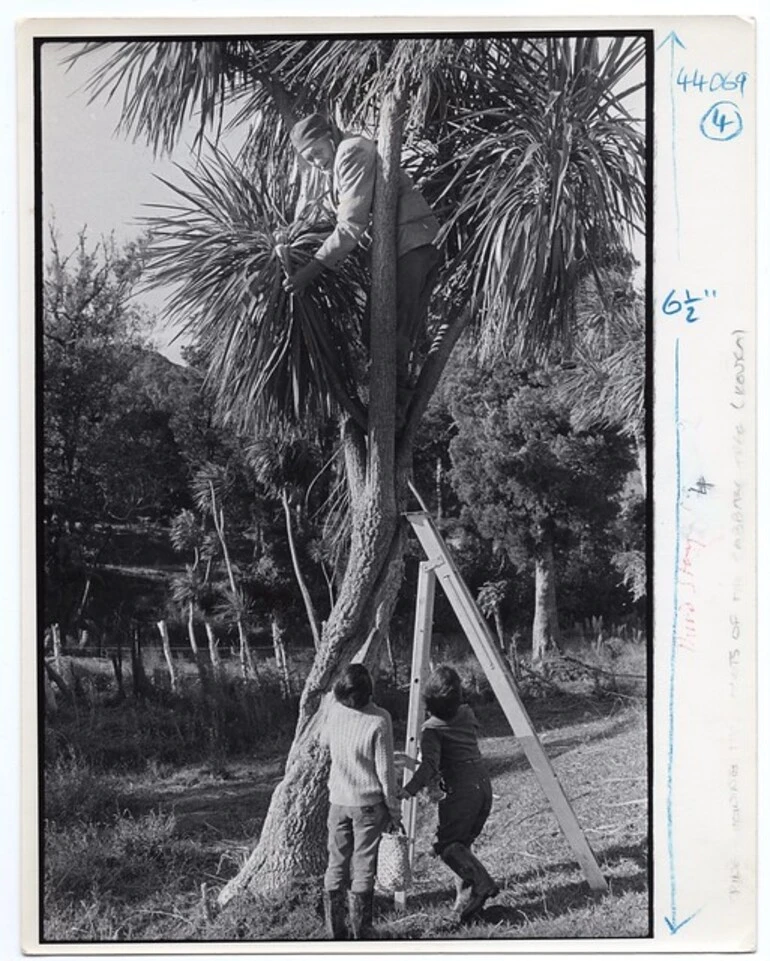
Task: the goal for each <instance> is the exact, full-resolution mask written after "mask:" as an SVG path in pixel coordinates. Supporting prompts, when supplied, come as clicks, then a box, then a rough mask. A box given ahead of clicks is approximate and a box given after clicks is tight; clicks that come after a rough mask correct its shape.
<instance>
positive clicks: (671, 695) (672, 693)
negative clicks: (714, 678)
mask: <svg viewBox="0 0 770 961" xmlns="http://www.w3.org/2000/svg"><path fill="white" fill-rule="evenodd" d="M679 413H680V396H679V338H678V337H677V339H676V346H675V350H674V464H675V474H676V477H675V483H676V500H675V507H674V612H673V618H672V626H671V660H670V664H669V685H668V757H667V764H666V839H667V842H668V884H669V897H670V903H671V917H670V918H665V919H664V920H665V922H666V925H667V926H668V930H669V932H670V933H671V934H676V933H677V931H679V930H681V929H682V928H683V927H684V926H685V924H687V923H688V922H689V921H692V919H693V918H694V917H695V915H696V914H697V913H698V911H694V912H693V913H692V914H690V915H689V916H688V917H686V918H685V919H684V920H683V921H677V918H676V915H677V912H676V859H675V856H674V743H675V730H674V722H675V720H676V711H675V709H674V708H675V704H676V651H677V643H678V637H677V635H678V632H679V561H680V555H681V542H682V429H681V425H680V422H679Z"/></svg>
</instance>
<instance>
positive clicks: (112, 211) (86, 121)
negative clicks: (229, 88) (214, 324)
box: [41, 42, 236, 361]
mask: <svg viewBox="0 0 770 961" xmlns="http://www.w3.org/2000/svg"><path fill="white" fill-rule="evenodd" d="M73 49H74V48H73V46H72V45H69V44H62V43H54V42H52V43H46V44H44V45H43V48H42V57H41V74H42V76H41V80H42V83H41V89H42V139H43V150H42V158H43V163H42V167H43V210H44V217H45V219H46V221H47V222H50V221H53V222H54V223H55V227H56V230H57V233H58V235H59V238H60V246H61V249H62V250H64V251H66V250H69V249H71V248H72V247H73V246H74V244H75V242H76V238H77V236H78V234H79V232H80V231H81V230H83V229H84V228H86V231H87V237H88V239H89V241H90V243H91V244H93V243H95V242H96V241H97V240H98V239H99V238H101V237H102V236H108V235H109V234H111V233H114V235H115V238H116V240H117V241H118V242H120V243H123V242H126V241H129V240H132V239H134V238H135V237H137V236H138V234H139V233H141V231H142V223H141V218H142V217H143V216H145V215H146V214H147V213H149V212H150V210H149V207H148V205H149V204H154V203H168V202H169V200H172V199H173V194H172V193H171V191H170V190H169V188H168V187H167V186H165V185H164V184H163V183H161V182H160V180H159V179H158V178H159V177H162V178H165V179H166V180H170V181H172V182H177V183H179V182H181V180H182V175H181V173H180V171H179V170H178V169H177V167H176V166H175V164H177V163H181V164H183V165H187V163H188V162H189V161H190V160H191V159H192V148H191V144H192V142H193V137H194V135H195V132H196V129H197V127H196V124H195V120H194V118H193V119H191V121H190V124H189V132H188V133H186V134H183V136H182V138H181V139H180V142H179V145H178V146H177V148H176V149H175V151H174V152H173V154H172V155H171V156H158V157H156V156H154V155H153V151H152V149H151V148H150V147H149V146H147V145H146V144H145V143H144V141H142V140H138V141H134V140H132V139H131V138H130V137H128V136H126V134H124V133H118V132H117V127H118V123H119V120H120V112H121V95H120V94H118V95H116V96H115V97H114V99H113V100H112V101H109V102H108V101H107V100H106V98H105V97H103V96H101V97H99V99H98V100H96V101H95V102H93V103H91V102H89V101H90V97H89V94H88V91H87V90H86V84H87V81H88V79H89V77H90V76H91V73H92V71H93V70H94V68H95V66H96V65H97V64H98V63H99V62H100V61H103V60H104V59H106V56H107V54H106V52H105V53H101V52H98V53H95V54H92V55H89V56H88V57H85V58H82V59H80V60H78V61H76V62H75V63H72V64H68V63H66V58H67V57H68V56H69V55H70V54H71V52H72V50H73ZM231 139H236V138H231ZM165 296H166V295H165V292H163V291H161V290H159V291H157V292H148V293H147V294H142V295H140V296H139V298H138V299H139V300H141V302H142V303H143V304H144V305H145V306H146V307H147V308H148V310H150V311H151V312H152V313H154V314H156V315H157V317H158V319H159V324H158V326H157V327H156V329H155V331H154V334H153V340H154V341H155V342H156V344H157V346H158V348H159V349H160V350H161V352H162V353H164V354H165V355H166V356H167V357H169V358H170V359H171V360H174V361H179V360H180V359H181V357H180V349H181V346H182V344H183V341H179V340H178V341H175V342H172V341H173V339H174V335H175V334H176V330H175V329H174V328H173V327H172V326H170V325H168V324H166V323H165V322H164V319H163V314H164V310H163V304H164V299H165Z"/></svg>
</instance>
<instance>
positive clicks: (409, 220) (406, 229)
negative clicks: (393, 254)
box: [315, 137, 439, 267]
mask: <svg viewBox="0 0 770 961" xmlns="http://www.w3.org/2000/svg"><path fill="white" fill-rule="evenodd" d="M376 162H377V146H376V144H375V143H374V141H372V140H369V139H367V138H366V137H345V138H344V139H343V140H341V141H340V144H339V146H338V147H337V152H336V154H335V157H334V168H333V174H332V197H333V199H334V201H335V203H336V205H337V225H336V227H335V228H334V231H333V232H332V233H331V234H330V235H329V236H328V237H327V238H326V240H325V241H324V242H323V244H322V245H321V246H320V247H319V248H318V250H317V251H316V254H315V256H316V259H317V260H320V261H321V263H322V264H323V265H324V267H336V266H337V265H338V264H339V263H340V262H341V261H343V260H344V259H345V257H347V256H348V254H349V253H351V251H352V250H353V249H354V248H355V246H356V244H358V243H360V241H361V240H362V238H363V236H364V234H365V233H366V230H367V228H368V227H369V223H370V221H371V217H372V203H373V200H374V178H375V171H376V169H377V167H376ZM397 224H398V228H397V245H398V256H399V257H402V256H403V255H404V254H405V253H408V252H409V251H410V250H414V249H415V247H422V246H424V245H425V244H430V243H432V242H433V240H435V238H436V234H437V233H438V229H439V224H438V221H437V220H436V218H435V216H434V215H433V211H432V210H431V209H430V207H429V206H428V204H427V202H426V201H425V198H424V197H423V195H422V194H421V193H420V191H419V190H418V189H417V188H416V187H415V186H414V184H413V182H412V178H411V177H410V176H409V175H408V174H407V173H406V172H405V171H403V170H402V171H400V174H399V181H398V220H397Z"/></svg>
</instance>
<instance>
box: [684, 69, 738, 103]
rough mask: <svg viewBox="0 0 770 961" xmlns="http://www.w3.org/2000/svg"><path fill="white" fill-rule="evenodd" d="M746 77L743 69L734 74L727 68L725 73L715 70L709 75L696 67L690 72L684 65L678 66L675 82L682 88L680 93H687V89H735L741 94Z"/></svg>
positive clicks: (714, 90) (704, 90)
mask: <svg viewBox="0 0 770 961" xmlns="http://www.w3.org/2000/svg"><path fill="white" fill-rule="evenodd" d="M748 79H749V75H748V74H747V73H746V72H745V71H741V72H740V73H736V74H735V76H733V72H732V70H728V71H727V73H719V72H718V71H716V72H715V73H712V74H711V75H710V76H709V75H708V74H703V73H701V72H700V70H698V69H697V68H696V69H695V70H693V72H692V74H690V73H689V72H688V71H687V69H686V68H685V67H680V68H679V73H678V74H677V76H676V84H677V86H678V87H681V88H682V93H687V92H688V90H697V91H698V93H716V92H717V91H720V90H724V91H729V92H730V93H732V92H733V91H735V90H737V91H739V92H740V95H741V96H743V95H744V92H745V90H746V84H747V82H748Z"/></svg>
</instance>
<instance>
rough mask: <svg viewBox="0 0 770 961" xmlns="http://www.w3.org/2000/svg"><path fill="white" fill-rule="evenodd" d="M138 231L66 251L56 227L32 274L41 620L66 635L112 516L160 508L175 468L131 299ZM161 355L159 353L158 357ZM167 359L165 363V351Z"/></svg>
mask: <svg viewBox="0 0 770 961" xmlns="http://www.w3.org/2000/svg"><path fill="white" fill-rule="evenodd" d="M144 249H145V241H144V240H142V241H141V242H138V243H130V244H127V245H126V246H125V247H123V248H119V247H118V246H117V244H116V243H115V242H114V240H112V239H110V238H107V239H104V240H101V241H97V242H95V243H93V244H92V245H90V244H89V242H88V239H87V236H86V234H85V231H83V232H81V234H80V235H79V237H78V241H77V244H76V246H75V248H74V250H72V251H71V252H69V253H64V252H62V250H61V248H60V246H59V242H58V240H57V238H56V235H55V233H52V235H51V238H50V255H49V258H48V262H47V265H46V274H45V278H44V283H43V344H42V350H43V358H42V359H43V367H44V371H45V376H44V378H43V380H42V393H43V403H42V407H43V427H44V432H43V459H44V475H43V483H44V490H43V497H44V501H45V508H46V515H45V516H46V524H45V530H46V545H47V547H46V575H47V577H46V584H47V587H48V597H47V607H48V611H47V615H46V617H47V620H49V621H58V622H59V623H60V624H61V625H62V632H63V634H66V631H67V629H68V626H69V623H70V621H72V620H74V619H76V618H77V617H78V616H79V614H78V612H80V613H82V611H83V609H84V608H85V606H86V604H87V602H88V600H89V592H90V586H91V577H92V572H93V568H94V565H95V564H97V563H98V561H99V559H100V557H101V556H102V555H103V553H104V551H105V550H106V549H107V547H108V545H109V543H110V540H111V538H112V536H113V533H114V530H115V528H116V527H117V526H120V525H125V524H129V523H132V522H136V521H137V520H138V519H139V518H140V517H143V516H148V515H149V516H154V517H161V518H162V517H167V516H169V514H170V513H171V512H173V511H174V510H178V509H179V507H180V506H182V505H183V504H184V502H185V501H186V500H187V493H186V477H185V472H184V464H183V462H182V459H181V456H180V453H179V449H178V446H177V444H176V441H175V438H174V435H173V431H172V430H171V427H170V412H169V409H168V407H166V406H164V405H163V404H162V403H160V402H159V400H158V397H157V393H156V387H157V379H158V378H157V376H156V372H155V370H154V369H152V370H151V365H150V358H151V357H153V356H154V355H153V354H152V352H151V350H150V348H149V346H148V344H147V340H146V336H145V332H146V329H147V327H148V324H149V318H148V316H147V315H146V314H145V313H144V312H143V311H142V310H140V309H139V308H138V307H137V306H136V303H135V301H134V299H133V298H134V294H135V293H136V290H137V285H138V284H139V282H140V279H141V276H142V270H143V262H144ZM161 360H162V359H161ZM166 363H167V362H166Z"/></svg>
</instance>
